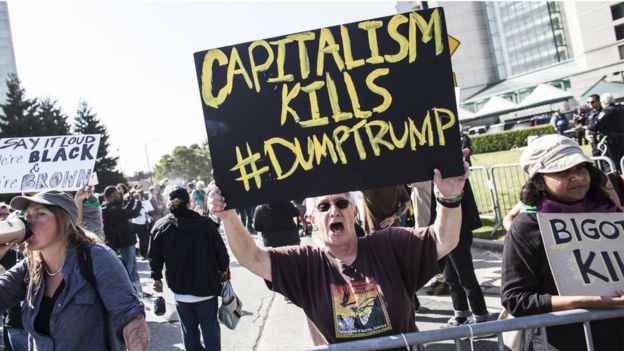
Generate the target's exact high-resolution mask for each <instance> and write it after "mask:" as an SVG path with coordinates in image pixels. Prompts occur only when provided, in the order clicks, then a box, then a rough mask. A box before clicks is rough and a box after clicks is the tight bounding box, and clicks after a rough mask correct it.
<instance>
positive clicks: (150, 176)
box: [143, 138, 158, 185]
mask: <svg viewBox="0 0 624 351" xmlns="http://www.w3.org/2000/svg"><path fill="white" fill-rule="evenodd" d="M157 140H158V138H156V139H152V140H148V141H146V142H145V144H143V145H144V146H145V161H147V174H148V176H149V181H150V185H154V181H153V180H152V167H151V166H150V161H149V153H148V152H147V144H149V143H152V142H154V141H157Z"/></svg>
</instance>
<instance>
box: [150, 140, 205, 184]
mask: <svg viewBox="0 0 624 351" xmlns="http://www.w3.org/2000/svg"><path fill="white" fill-rule="evenodd" d="M211 170H212V162H211V160H210V152H209V151H208V150H207V149H206V148H205V147H204V146H200V145H198V144H192V145H191V146H189V147H187V146H176V147H175V148H174V149H173V152H172V153H171V154H167V155H164V156H162V157H161V159H160V161H159V162H158V164H157V165H156V179H164V178H169V179H176V178H181V179H184V180H195V179H198V180H204V181H206V182H207V181H209V180H210V179H211V177H210V171H211Z"/></svg>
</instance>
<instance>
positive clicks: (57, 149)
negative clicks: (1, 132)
mask: <svg viewBox="0 0 624 351" xmlns="http://www.w3.org/2000/svg"><path fill="white" fill-rule="evenodd" d="M99 145H100V135H99V134H90V135H62V136H46V137H24V138H4V139H0V193H21V192H39V191H44V190H47V189H57V190H77V189H79V188H81V187H83V186H85V185H88V184H89V180H90V179H91V173H92V172H93V166H94V164H95V160H96V157H97V151H98V146H99Z"/></svg>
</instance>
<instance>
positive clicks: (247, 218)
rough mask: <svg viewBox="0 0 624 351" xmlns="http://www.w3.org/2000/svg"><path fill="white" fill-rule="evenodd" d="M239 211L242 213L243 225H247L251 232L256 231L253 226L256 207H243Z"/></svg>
mask: <svg viewBox="0 0 624 351" xmlns="http://www.w3.org/2000/svg"><path fill="white" fill-rule="evenodd" d="M238 213H239V214H240V218H241V222H243V226H245V227H247V230H248V231H249V232H250V233H255V232H256V231H255V229H254V226H253V218H254V207H253V206H250V207H243V208H239V209H238Z"/></svg>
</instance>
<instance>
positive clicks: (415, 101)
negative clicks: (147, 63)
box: [195, 8, 463, 208]
mask: <svg viewBox="0 0 624 351" xmlns="http://www.w3.org/2000/svg"><path fill="white" fill-rule="evenodd" d="M448 40H449V39H448V36H447V33H446V26H445V22H444V12H443V10H442V9H441V8H436V9H431V10H424V11H418V12H411V13H404V14H399V15H395V16H389V17H382V18H376V19H371V20H365V21H360V22H356V23H349V24H344V25H339V26H334V27H329V28H321V29H317V30H310V31H307V32H301V33H296V34H290V35H284V36H280V37H276V38H271V39H265V40H256V41H253V42H248V43H244V44H238V45H233V46H228V47H222V48H217V49H211V50H206V51H202V52H198V53H195V68H196V71H197V77H198V81H199V88H200V92H201V99H202V106H203V112H204V118H205V122H206V130H207V133H208V141H209V146H210V152H211V158H212V163H213V168H214V173H215V174H214V175H215V179H216V181H217V184H218V185H219V187H220V188H221V190H222V191H223V192H224V194H225V196H226V198H227V203H228V206H229V207H230V208H232V207H242V206H245V205H251V204H258V203H268V202H275V201H282V200H291V199H296V198H303V197H307V196H313V195H322V194H331V193H337V192H343V191H349V190H359V189H370V188H377V187H382V186H388V185H395V184H406V183H410V182H414V181H421V180H427V179H431V178H432V176H433V169H434V168H439V169H440V170H441V171H442V174H443V176H445V177H447V176H457V175H461V174H462V173H463V167H462V161H461V150H460V135H459V128H458V121H457V107H456V104H455V95H454V91H453V79H452V69H451V59H450V54H449V42H448Z"/></svg>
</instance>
